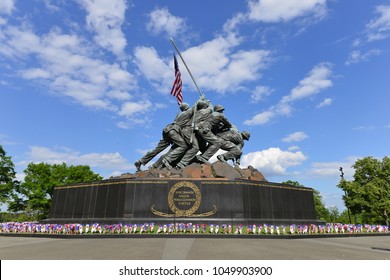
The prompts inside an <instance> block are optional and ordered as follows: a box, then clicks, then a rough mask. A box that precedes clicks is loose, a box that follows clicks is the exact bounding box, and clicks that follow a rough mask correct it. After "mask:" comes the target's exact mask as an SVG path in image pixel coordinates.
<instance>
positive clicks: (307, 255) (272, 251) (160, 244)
mask: <svg viewBox="0 0 390 280" xmlns="http://www.w3.org/2000/svg"><path fill="white" fill-rule="evenodd" d="M0 259H1V260H80V259H81V260H130V259H132V260H209V259H210V260H212V259H216V260H224V259H225V260H244V259H251V260H389V259H390V236H363V237H343V238H300V239H277V238H276V239H254V238H251V239H245V238H234V237H232V238H191V237H186V238H91V239H89V238H86V239H85V238H83V239H80V238H67V239H62V238H46V237H45V238H34V237H23V236H20V237H19V236H13V237H8V236H0Z"/></svg>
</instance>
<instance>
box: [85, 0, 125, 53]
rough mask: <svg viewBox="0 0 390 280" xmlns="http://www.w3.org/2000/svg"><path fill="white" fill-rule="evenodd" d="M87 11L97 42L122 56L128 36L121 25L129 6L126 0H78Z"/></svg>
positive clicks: (88, 21)
mask: <svg viewBox="0 0 390 280" xmlns="http://www.w3.org/2000/svg"><path fill="white" fill-rule="evenodd" d="M78 1H79V2H80V3H81V5H82V6H83V7H84V8H85V9H86V11H87V17H86V21H87V25H88V27H89V28H90V29H91V30H92V31H94V32H96V36H95V37H94V39H95V41H96V43H97V44H99V45H100V46H101V47H103V48H105V49H108V50H109V51H111V52H113V53H114V54H115V55H117V56H122V55H123V53H124V48H125V47H126V37H125V35H124V33H123V32H122V29H121V26H122V24H123V23H124V20H125V10H126V8H127V6H126V1H125V0H110V1H106V0H78Z"/></svg>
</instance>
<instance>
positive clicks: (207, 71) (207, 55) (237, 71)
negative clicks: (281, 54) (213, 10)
mask: <svg viewBox="0 0 390 280" xmlns="http://www.w3.org/2000/svg"><path fill="white" fill-rule="evenodd" d="M240 42H241V39H240V38H238V37H237V36H235V35H234V34H231V35H229V36H227V37H221V36H218V37H216V38H215V39H213V40H211V41H208V42H205V43H203V44H201V45H199V46H196V47H192V48H190V49H188V50H186V51H184V52H183V56H184V57H185V58H186V62H187V63H188V64H189V65H191V71H192V72H193V73H194V75H195V76H196V77H197V78H198V79H197V80H198V81H199V84H200V85H201V86H202V88H205V89H206V90H214V91H217V92H220V93H225V92H229V91H234V90H236V89H237V88H238V87H239V86H240V85H241V84H243V83H245V82H247V81H253V80H256V79H259V78H260V77H261V72H260V71H261V70H263V69H264V68H265V67H266V66H267V64H268V62H269V60H270V56H271V52H270V51H268V50H241V51H238V52H235V51H234V47H236V46H238V45H239V44H240ZM205 65H207V67H205Z"/></svg>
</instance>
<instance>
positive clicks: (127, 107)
mask: <svg viewBox="0 0 390 280" xmlns="http://www.w3.org/2000/svg"><path fill="white" fill-rule="evenodd" d="M151 107H152V103H151V102H150V101H149V100H146V101H141V102H125V103H123V104H122V108H121V110H120V111H119V115H120V116H126V117H129V116H132V115H133V114H135V113H145V112H147V111H148V110H149V109H150V108H151Z"/></svg>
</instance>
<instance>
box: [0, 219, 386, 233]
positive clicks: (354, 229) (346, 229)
mask: <svg viewBox="0 0 390 280" xmlns="http://www.w3.org/2000/svg"><path fill="white" fill-rule="evenodd" d="M388 232H389V228H388V226H383V225H354V224H340V223H333V224H331V223H328V224H325V225H315V224H310V225H295V224H292V225H289V226H284V225H270V224H260V225H256V224H251V225H248V226H243V225H242V224H240V225H234V226H232V225H231V224H222V225H218V224H216V225H214V224H208V225H207V224H192V223H170V224H161V225H158V226H157V225H155V224H154V223H144V224H99V223H94V224H41V223H37V222H22V223H17V222H8V223H0V233H21V234H23V233H30V234H35V233H36V234H147V233H149V234H151V233H154V234H185V233H191V234H277V235H287V234H346V233H349V234H359V233H388Z"/></svg>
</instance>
